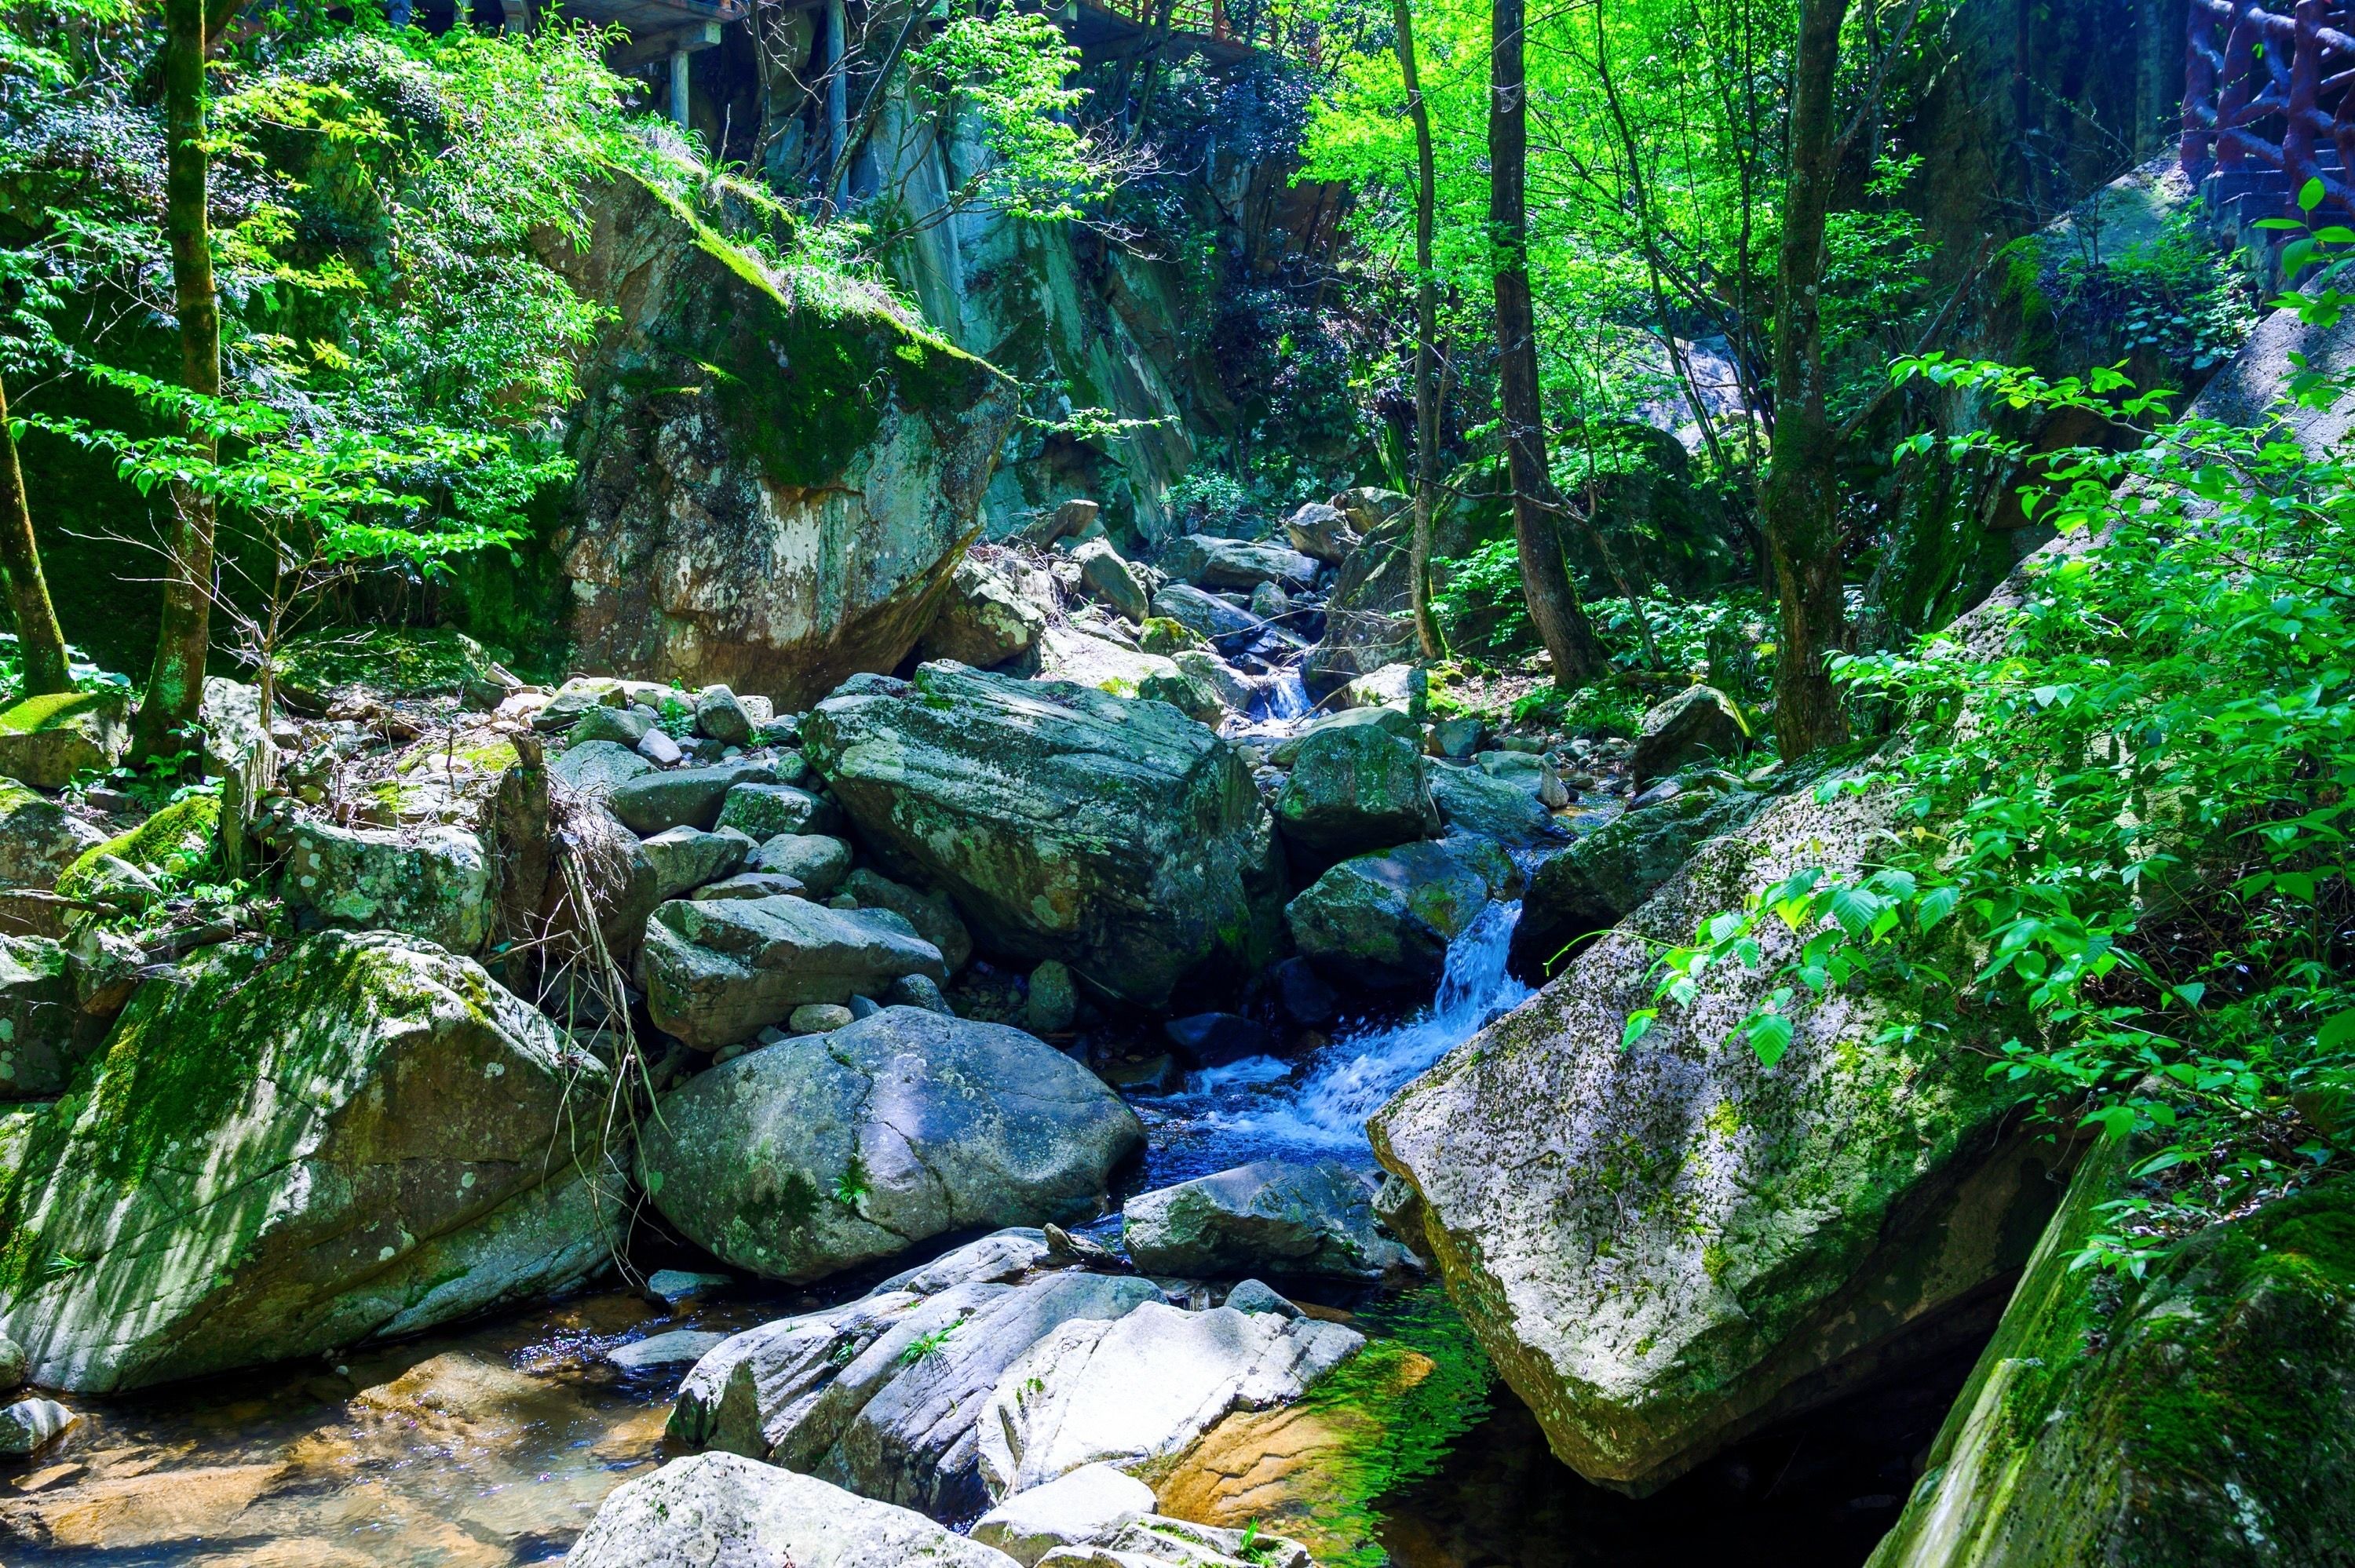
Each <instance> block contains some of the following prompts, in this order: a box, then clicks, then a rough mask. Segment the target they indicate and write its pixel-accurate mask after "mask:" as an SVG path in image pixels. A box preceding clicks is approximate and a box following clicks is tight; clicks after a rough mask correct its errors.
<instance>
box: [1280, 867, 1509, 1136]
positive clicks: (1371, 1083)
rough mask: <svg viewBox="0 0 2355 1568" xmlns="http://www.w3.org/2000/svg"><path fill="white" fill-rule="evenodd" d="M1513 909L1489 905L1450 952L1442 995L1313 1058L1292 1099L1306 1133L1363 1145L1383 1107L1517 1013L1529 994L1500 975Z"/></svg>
mask: <svg viewBox="0 0 2355 1568" xmlns="http://www.w3.org/2000/svg"><path fill="white" fill-rule="evenodd" d="M1520 917H1521V906H1519V905H1518V904H1491V905H1490V906H1487V908H1486V909H1483V910H1482V911H1480V914H1479V916H1478V917H1477V918H1476V919H1475V920H1474V921H1473V922H1472V924H1471V925H1470V926H1469V927H1466V928H1465V931H1464V933H1463V935H1461V936H1459V937H1457V938H1455V942H1454V943H1453V944H1451V945H1450V946H1449V948H1448V949H1447V968H1446V970H1445V972H1444V975H1443V976H1442V977H1441V979H1440V981H1439V994H1438V996H1436V997H1435V998H1433V1001H1432V1003H1431V1005H1430V1006H1429V1007H1427V1008H1425V1009H1423V1012H1419V1013H1417V1014H1415V1016H1414V1017H1412V1018H1411V1019H1408V1020H1407V1021H1406V1022H1402V1023H1394V1024H1391V1025H1389V1026H1388V1027H1386V1028H1380V1029H1375V1030H1371V1031H1369V1032H1368V1033H1364V1034H1360V1035H1357V1036H1354V1037H1348V1038H1344V1039H1340V1040H1337V1041H1335V1042H1334V1043H1333V1044H1330V1045H1328V1046H1327V1047H1326V1048H1325V1049H1324V1050H1323V1051H1322V1052H1319V1053H1318V1054H1317V1056H1316V1061H1315V1063H1314V1064H1313V1065H1311V1067H1310V1069H1309V1073H1308V1077H1307V1079H1306V1080H1305V1082H1304V1083H1302V1085H1301V1086H1300V1090H1299V1093H1298V1094H1297V1095H1296V1096H1295V1097H1294V1100H1293V1107H1292V1110H1293V1115H1294V1117H1295V1118H1296V1119H1297V1121H1298V1122H1299V1124H1300V1126H1301V1128H1303V1129H1304V1131H1313V1132H1314V1133H1316V1135H1319V1137H1320V1138H1321V1139H1323V1140H1326V1141H1330V1142H1333V1143H1336V1144H1349V1145H1361V1144H1363V1143H1364V1141H1365V1137H1366V1118H1368V1117H1369V1116H1371V1115H1373V1114H1374V1112H1376V1111H1377V1110H1380V1108H1381V1106H1382V1102H1383V1101H1384V1100H1387V1099H1389V1098H1390V1097H1391V1096H1392V1095H1394V1094H1396V1093H1397V1092H1398V1091H1399V1090H1400V1089H1401V1088H1403V1087H1405V1086H1406V1085H1407V1084H1408V1083H1409V1082H1410V1081H1411V1080H1412V1079H1413V1078H1415V1077H1417V1076H1419V1075H1421V1074H1423V1072H1424V1071H1426V1070H1427V1069H1428V1068H1430V1067H1431V1065H1433V1063H1435V1062H1437V1061H1438V1060H1439V1059H1440V1058H1441V1057H1442V1056H1444V1055H1446V1054H1448V1053H1449V1052H1450V1051H1453V1050H1455V1047H1457V1046H1458V1045H1461V1044H1464V1042H1465V1041H1466V1040H1469V1039H1471V1038H1472V1036H1473V1035H1475V1034H1476V1033H1479V1032H1480V1030H1481V1028H1482V1027H1483V1026H1484V1025H1486V1024H1487V1022H1488V1021H1489V1020H1490V1019H1492V1018H1496V1017H1498V1016H1500V1015H1502V1014H1504V1013H1506V1012H1510V1011H1512V1010H1513V1009H1514V1008H1516V1007H1518V1006H1519V1005H1520V1004H1521V1003H1522V1002H1523V1001H1527V1000H1528V999H1529V994H1530V993H1529V987H1528V986H1526V985H1523V984H1522V983H1521V982H1520V981H1519V980H1515V979H1514V978H1513V977H1512V976H1511V975H1509V974H1508V973H1506V972H1505V956H1506V951H1507V949H1508V948H1510V947H1511V946H1512V941H1513V927H1515V926H1516V925H1518V924H1519V922H1520Z"/></svg>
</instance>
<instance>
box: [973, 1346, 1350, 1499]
mask: <svg viewBox="0 0 2355 1568" xmlns="http://www.w3.org/2000/svg"><path fill="white" fill-rule="evenodd" d="M1365 1342H1366V1341H1365V1340H1364V1338H1363V1336H1361V1335H1359V1334H1358V1333H1357V1332H1355V1331H1354V1330H1349V1329H1345V1328H1343V1327H1341V1326H1340V1325H1339V1324H1337V1323H1327V1322H1323V1321H1320V1320H1319V1319H1314V1318H1285V1317H1282V1316H1279V1315H1278V1314H1276V1313H1273V1312H1239V1311H1237V1310H1235V1309H1234V1308H1231V1307H1220V1308H1213V1309H1212V1310H1210V1311H1208V1312H1185V1311H1180V1310H1179V1309H1178V1308H1175V1307H1169V1306H1166V1305H1164V1304H1162V1303H1161V1302H1158V1301H1149V1302H1147V1303H1146V1304H1145V1305H1144V1306H1142V1307H1139V1308H1136V1309H1135V1311H1133V1312H1130V1313H1129V1314H1128V1315H1127V1316H1125V1317H1123V1318H1118V1319H1113V1320H1112V1321H1109V1322H1105V1321H1099V1320H1083V1319H1075V1320H1073V1321H1071V1322H1067V1323H1064V1324H1061V1325H1060V1326H1059V1327H1057V1328H1055V1329H1054V1330H1050V1332H1049V1333H1047V1334H1046V1335H1045V1337H1043V1338H1042V1339H1040V1340H1039V1342H1038V1343H1037V1344H1036V1345H1034V1346H1033V1347H1031V1349H1030V1351H1028V1353H1027V1354H1026V1355H1024V1356H1023V1357H1022V1358H1021V1359H1020V1360H1019V1361H1016V1362H1015V1363H1014V1364H1013V1365H1012V1366H1011V1367H1009V1368H1007V1372H1006V1374H1005V1376H1004V1377H1002V1378H1000V1379H999V1380H998V1383H997V1388H996V1392H995V1393H992V1394H991V1395H990V1398H989V1404H988V1407H987V1409H986V1410H985V1411H984V1413H983V1414H982V1416H981V1423H980V1425H981V1473H982V1478H983V1479H984V1480H985V1481H986V1483H987V1484H988V1487H989V1491H990V1495H991V1496H992V1497H995V1498H1001V1499H1002V1498H1006V1497H1008V1496H1011V1495H1013V1494H1014V1493H1017V1492H1021V1491H1027V1490H1028V1489H1030V1488H1032V1487H1036V1486H1043V1485H1044V1484H1046V1483H1047V1482H1049V1481H1052V1480H1054V1479H1056V1478H1058V1477H1060V1476H1064V1475H1068V1474H1070V1473H1071V1471H1073V1470H1076V1469H1078V1468H1080V1467H1082V1466H1083V1465H1094V1464H1110V1465H1115V1466H1118V1467H1120V1468H1121V1469H1124V1470H1126V1471H1127V1472H1129V1473H1130V1474H1131V1475H1134V1476H1135V1477H1137V1478H1139V1479H1140V1480H1144V1481H1146V1482H1148V1483H1149V1482H1151V1481H1153V1480H1154V1479H1155V1478H1156V1477H1157V1476H1159V1475H1161V1474H1163V1473H1166V1472H1167V1470H1168V1469H1169V1468H1170V1467H1172V1466H1174V1465H1175V1464H1176V1463H1177V1460H1178V1459H1179V1458H1180V1457H1182V1456H1183V1455H1184V1454H1185V1452H1186V1450H1187V1449H1188V1448H1189V1447H1191V1446H1193V1444H1194V1443H1195V1442H1196V1441H1197V1440H1198V1439H1199V1438H1200V1437H1201V1436H1202V1435H1203V1434H1204V1433H1205V1432H1207V1431H1209V1429H1210V1428H1211V1427H1212V1426H1214V1425H1217V1424H1218V1423H1219V1422H1220V1420H1221V1419H1223V1418H1224V1417H1225V1416H1227V1415H1228V1414H1231V1413H1232V1412H1234V1411H1237V1410H1243V1409H1261V1408H1264V1407H1266V1406H1268V1405H1271V1404H1289V1403H1291V1402H1292V1401H1294V1400H1296V1399H1298V1398H1300V1397H1301V1396H1302V1395H1303V1394H1305V1393H1307V1392H1308V1390H1309V1389H1310V1388H1311V1387H1313V1386H1315V1384H1316V1381H1317V1379H1319V1378H1321V1377H1323V1376H1324V1375H1325V1374H1326V1373H1327V1372H1331V1371H1332V1370H1333V1369H1334V1368H1335V1367H1337V1366H1338V1365H1340V1364H1341V1362H1342V1361H1346V1360H1348V1358H1349V1357H1350V1356H1352V1355H1355V1354H1356V1353H1357V1352H1358V1351H1359V1349H1360V1348H1362V1347H1363V1346H1364V1344H1365Z"/></svg>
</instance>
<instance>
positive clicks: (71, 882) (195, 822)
mask: <svg viewBox="0 0 2355 1568" xmlns="http://www.w3.org/2000/svg"><path fill="white" fill-rule="evenodd" d="M219 833H220V797H219V796H218V795H190V796H186V798H184V799H182V800H175V801H173V802H172V803H171V804H170V805H168V806H166V807H165V808H164V809H163V810H160V811H158V812H156V813H155V815H154V816H152V817H150V818H148V819H147V820H146V821H144V822H142V823H140V824H139V825H138V826H137V827H135V828H133V829H132V830H131V831H130V832H125V833H118V834H116V835H115V836H114V837H113V838H111V839H108V840H107V841H106V842H103V843H100V844H93V845H92V846H91V848H89V849H88V850H85V851H83V852H82V853H81V855H80V857H79V858H78V859H76V860H75V862H74V863H72V864H71V865H69V866H68V867H66V868H65V870H64V871H63V872H61V873H59V875H58V893H59V896H61V897H66V898H88V897H91V896H93V895H103V894H107V893H108V891H109V890H110V889H112V890H114V895H116V896H120V895H123V893H126V892H136V891H138V889H137V887H136V881H137V879H144V881H146V882H147V883H149V884H154V883H156V882H159V881H162V882H170V881H181V880H187V879H190V878H194V877H197V876H199V875H200V874H203V873H204V872H205V871H206V869H207V868H208V867H209V866H210V865H212V864H213V863H214V860H215V854H214V852H215V850H216V849H217V847H218V836H219ZM125 868H128V869H129V871H131V872H132V873H134V874H135V878H131V879H127V878H126V877H125V876H124V871H125ZM126 882H130V883H131V884H132V885H130V886H126V885H125V884H126Z"/></svg>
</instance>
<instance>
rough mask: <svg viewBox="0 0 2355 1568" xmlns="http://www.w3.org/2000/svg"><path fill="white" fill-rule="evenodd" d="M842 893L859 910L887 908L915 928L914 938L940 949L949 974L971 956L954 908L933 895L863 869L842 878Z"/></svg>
mask: <svg viewBox="0 0 2355 1568" xmlns="http://www.w3.org/2000/svg"><path fill="white" fill-rule="evenodd" d="M842 891H843V892H845V893H847V894H848V895H850V896H851V897H852V898H854V899H856V900H857V901H858V907H860V908H861V909H889V910H890V911H891V912H892V913H893V914H894V915H897V916H900V918H901V919H903V920H905V921H907V922H908V924H909V925H911V926H913V927H915V928H916V935H918V936H919V937H922V938H923V939H924V940H925V941H927V942H930V943H931V944H932V946H933V947H935V948H939V949H940V950H941V962H942V963H943V964H945V965H946V966H947V967H948V971H949V973H951V974H954V973H956V972H957V971H958V970H959V969H963V968H964V966H965V960H966V959H970V958H972V957H973V936H972V934H971V933H970V932H968V931H967V930H966V929H965V928H964V921H963V920H960V919H958V918H957V912H956V906H954V905H953V904H951V903H950V902H949V901H948V899H947V898H945V897H943V895H940V894H937V893H928V892H925V891H923V890H922V889H920V888H914V887H910V886H908V885H905V884H903V883H898V882H894V881H892V880H891V879H890V877H888V876H883V875H879V874H877V873H875V872H871V871H868V870H866V869H864V868H861V869H860V870H858V871H854V872H852V873H851V874H849V875H848V876H847V877H845V878H843V881H842Z"/></svg>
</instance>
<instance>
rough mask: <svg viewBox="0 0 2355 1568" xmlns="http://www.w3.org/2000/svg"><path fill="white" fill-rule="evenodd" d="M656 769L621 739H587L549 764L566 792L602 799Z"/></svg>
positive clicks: (563, 752) (571, 746)
mask: <svg viewBox="0 0 2355 1568" xmlns="http://www.w3.org/2000/svg"><path fill="white" fill-rule="evenodd" d="M654 770H655V765H654V764H653V763H651V762H649V761H647V760H646V758H645V757H644V756H642V755H641V754H640V753H639V752H638V751H637V750H636V749H635V747H634V744H633V745H632V746H624V745H623V744H622V743H621V742H620V741H618V740H583V741H577V742H575V743H574V744H572V745H570V746H568V747H565V748H564V749H563V750H562V751H561V752H559V753H558V754H557V756H556V758H554V759H553V760H552V761H550V762H549V765H548V771H549V773H550V774H551V775H553V776H554V777H555V779H557V780H558V781H559V783H561V784H562V785H563V786H564V787H565V788H566V789H571V790H574V791H576V792H578V793H580V794H583V795H593V796H596V797H598V798H599V799H601V800H602V799H603V798H604V797H606V796H609V795H611V794H613V791H614V790H616V789H620V788H621V787H622V786H623V785H624V784H627V783H628V782H629V781H630V780H631V779H643V778H645V776H646V775H647V774H649V773H652V772H653V771H654Z"/></svg>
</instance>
